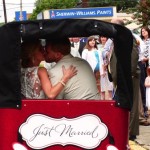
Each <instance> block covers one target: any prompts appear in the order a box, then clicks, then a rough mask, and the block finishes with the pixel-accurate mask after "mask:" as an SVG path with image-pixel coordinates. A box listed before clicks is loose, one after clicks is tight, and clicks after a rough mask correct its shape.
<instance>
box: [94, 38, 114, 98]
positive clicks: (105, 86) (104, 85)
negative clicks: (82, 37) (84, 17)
mask: <svg viewBox="0 0 150 150" xmlns="http://www.w3.org/2000/svg"><path fill="white" fill-rule="evenodd" d="M107 39H108V38H107V37H104V36H100V37H99V43H100V44H98V45H97V46H98V50H99V51H100V53H101V54H102V51H103V48H104V45H105V43H106V42H107ZM103 61H104V64H105V60H103ZM100 86H101V99H106V97H105V96H106V93H107V92H108V93H107V95H108V96H107V98H108V99H109V100H111V99H112V92H113V84H112V82H110V81H109V79H108V73H107V68H106V67H105V66H104V74H103V75H102V76H101V77H100Z"/></svg>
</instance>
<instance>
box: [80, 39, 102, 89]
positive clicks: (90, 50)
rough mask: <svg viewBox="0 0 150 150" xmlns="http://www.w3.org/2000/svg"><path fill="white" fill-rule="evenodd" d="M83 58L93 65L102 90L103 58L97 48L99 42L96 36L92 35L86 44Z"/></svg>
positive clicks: (98, 84)
mask: <svg viewBox="0 0 150 150" xmlns="http://www.w3.org/2000/svg"><path fill="white" fill-rule="evenodd" d="M82 58H83V59H85V60H86V61H87V62H88V63H89V64H90V66H91V68H92V70H93V73H94V74H95V78H96V82H97V87H98V89H99V91H101V90H100V76H101V75H103V73H104V69H103V59H102V54H101V53H100V51H98V49H97V43H96V38H95V36H90V37H88V39H87V42H86V45H85V47H84V49H83V52H82Z"/></svg>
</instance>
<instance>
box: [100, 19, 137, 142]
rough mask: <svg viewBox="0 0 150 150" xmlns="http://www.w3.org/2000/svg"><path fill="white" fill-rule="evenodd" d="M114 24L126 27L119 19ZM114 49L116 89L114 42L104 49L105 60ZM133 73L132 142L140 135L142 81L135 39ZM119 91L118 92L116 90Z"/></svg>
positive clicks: (112, 61) (113, 62)
mask: <svg viewBox="0 0 150 150" xmlns="http://www.w3.org/2000/svg"><path fill="white" fill-rule="evenodd" d="M111 22H112V23H116V24H120V25H122V26H124V22H123V20H121V19H118V18H113V19H112V20H111ZM111 47H112V53H111V58H110V62H109V63H108V64H110V70H111V75H112V79H113V83H114V85H115V88H116V89H117V87H116V85H117V84H116V83H117V74H116V64H117V60H116V56H115V52H114V48H113V40H111V39H110V40H109V41H108V43H106V48H105V49H104V55H103V56H104V58H105V57H107V54H108V52H109V51H111ZM131 57H132V58H131V61H132V62H131V72H132V81H133V107H132V109H131V113H130V124H129V139H130V140H135V139H136V136H137V135H139V109H138V108H139V98H140V97H139V87H140V85H139V81H140V70H139V67H138V58H139V56H138V45H137V43H136V40H135V38H133V49H132V56H131ZM116 91H117V90H116ZM117 96H118V95H117V92H116V93H115V97H114V99H117Z"/></svg>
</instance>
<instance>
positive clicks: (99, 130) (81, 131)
mask: <svg viewBox="0 0 150 150" xmlns="http://www.w3.org/2000/svg"><path fill="white" fill-rule="evenodd" d="M19 132H20V134H21V135H22V137H23V140H25V141H26V143H27V145H28V146H29V147H31V148H33V149H42V148H46V147H49V146H52V145H58V144H60V145H62V146H65V145H68V144H69V145H76V146H79V147H82V148H85V149H93V148H96V147H97V146H99V145H100V143H101V141H102V140H104V139H105V138H106V137H107V135H108V128H107V126H106V125H105V124H104V123H102V122H101V120H100V118H99V117H98V116H96V115H93V114H86V115H83V116H80V117H77V118H73V119H67V118H64V117H63V118H61V119H56V118H51V117H48V116H46V115H42V114H34V115H32V116H30V117H28V119H27V121H26V122H25V123H23V124H22V125H21V126H20V128H19Z"/></svg>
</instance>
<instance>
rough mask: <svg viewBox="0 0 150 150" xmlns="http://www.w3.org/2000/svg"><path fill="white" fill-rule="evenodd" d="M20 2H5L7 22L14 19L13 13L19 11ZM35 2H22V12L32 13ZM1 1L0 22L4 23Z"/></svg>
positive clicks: (14, 0)
mask: <svg viewBox="0 0 150 150" xmlns="http://www.w3.org/2000/svg"><path fill="white" fill-rule="evenodd" d="M20 2H21V0H5V5H6V14H7V22H11V21H13V20H14V18H15V11H20ZM35 2H36V0H22V11H26V12H27V13H32V11H33V9H34V8H35V7H34V3H35ZM3 10H4V9H3V0H0V22H5V19H4V11H3Z"/></svg>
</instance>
